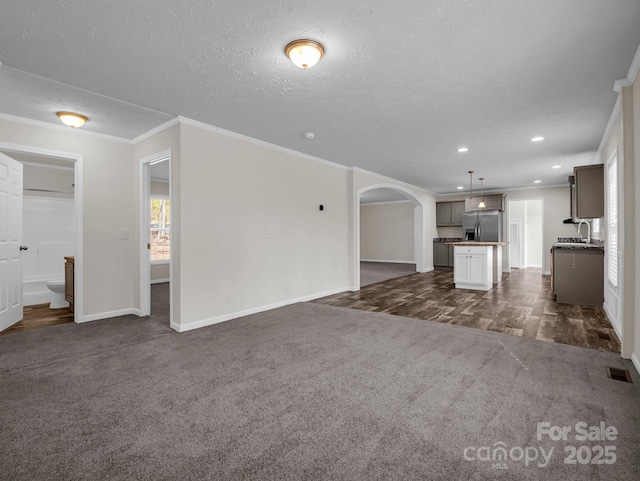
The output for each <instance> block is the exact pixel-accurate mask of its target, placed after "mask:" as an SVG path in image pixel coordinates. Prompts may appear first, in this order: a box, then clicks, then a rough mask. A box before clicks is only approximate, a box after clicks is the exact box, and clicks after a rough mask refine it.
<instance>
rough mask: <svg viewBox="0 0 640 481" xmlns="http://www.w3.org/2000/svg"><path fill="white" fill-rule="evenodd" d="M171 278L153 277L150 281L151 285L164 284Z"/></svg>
mask: <svg viewBox="0 0 640 481" xmlns="http://www.w3.org/2000/svg"><path fill="white" fill-rule="evenodd" d="M170 281H171V279H169V278H168V277H167V278H166V279H155V280H153V281H151V285H153V284H165V283H167V282H170Z"/></svg>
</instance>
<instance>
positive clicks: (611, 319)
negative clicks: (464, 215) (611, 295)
mask: <svg viewBox="0 0 640 481" xmlns="http://www.w3.org/2000/svg"><path fill="white" fill-rule="evenodd" d="M616 301H617V298H616ZM602 309H603V310H604V313H605V314H606V315H607V317H608V318H609V323H610V324H611V326H612V327H613V330H614V331H615V333H616V335H617V336H618V339H622V331H621V330H620V326H618V324H616V322H614V321H615V319H616V318H615V317H613V316H612V313H611V309H610V307H609V305H608V304H607V303H606V302H605V303H603V304H602Z"/></svg>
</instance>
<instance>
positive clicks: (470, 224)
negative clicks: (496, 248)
mask: <svg viewBox="0 0 640 481" xmlns="http://www.w3.org/2000/svg"><path fill="white" fill-rule="evenodd" d="M462 232H463V234H464V240H466V241H476V242H502V212H500V211H499V210H485V211H478V212H465V213H464V214H462Z"/></svg>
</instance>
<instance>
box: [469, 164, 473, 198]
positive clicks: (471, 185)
mask: <svg viewBox="0 0 640 481" xmlns="http://www.w3.org/2000/svg"><path fill="white" fill-rule="evenodd" d="M472 192H473V170H470V171H469V201H471V199H472V198H473V195H472Z"/></svg>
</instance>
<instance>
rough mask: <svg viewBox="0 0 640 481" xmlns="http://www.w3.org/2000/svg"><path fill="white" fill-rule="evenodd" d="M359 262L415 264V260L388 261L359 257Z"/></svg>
mask: <svg viewBox="0 0 640 481" xmlns="http://www.w3.org/2000/svg"><path fill="white" fill-rule="evenodd" d="M360 262H384V263H387V264H415V263H416V261H388V260H382V259H360Z"/></svg>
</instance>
